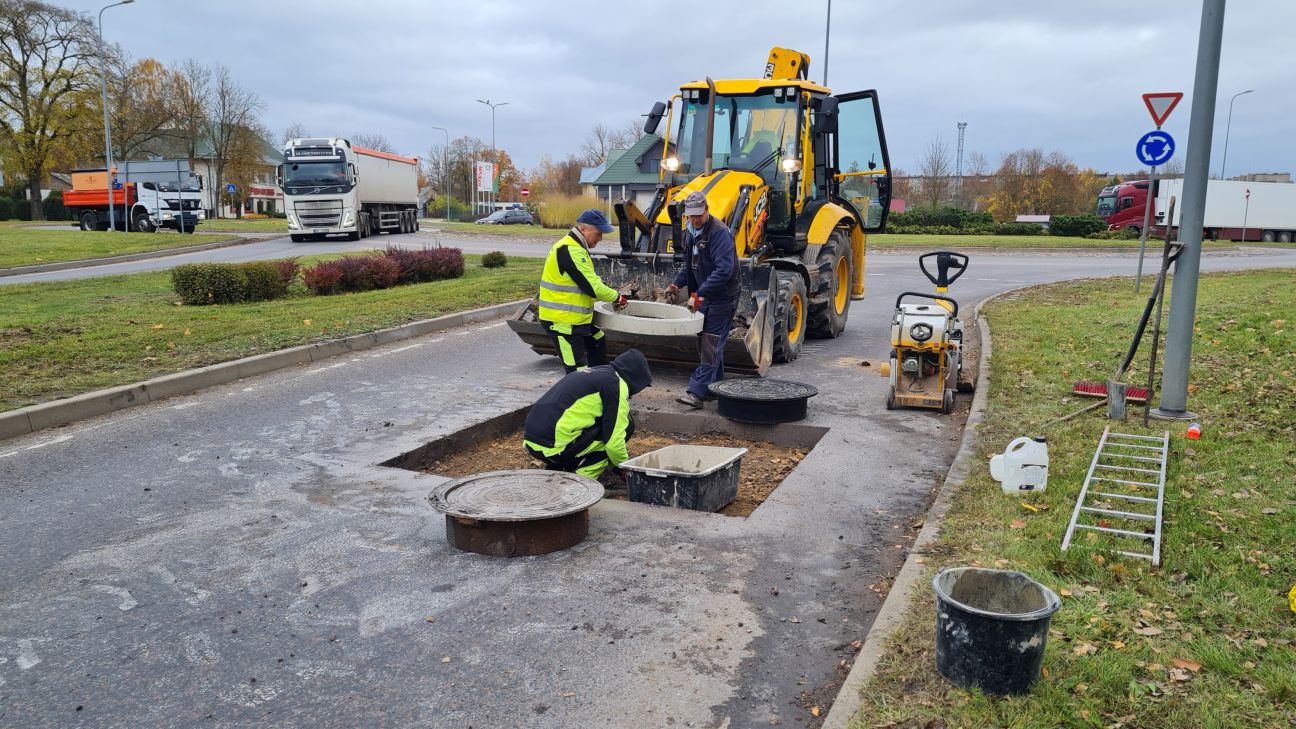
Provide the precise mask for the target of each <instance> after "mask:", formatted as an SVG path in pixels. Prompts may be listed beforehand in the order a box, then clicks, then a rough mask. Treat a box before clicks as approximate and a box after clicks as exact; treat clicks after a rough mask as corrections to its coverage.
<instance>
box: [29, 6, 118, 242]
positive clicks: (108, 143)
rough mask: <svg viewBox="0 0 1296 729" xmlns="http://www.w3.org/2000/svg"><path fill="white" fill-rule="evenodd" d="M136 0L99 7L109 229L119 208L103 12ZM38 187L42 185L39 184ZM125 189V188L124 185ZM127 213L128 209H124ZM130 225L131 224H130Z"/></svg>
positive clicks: (112, 225) (114, 221)
mask: <svg viewBox="0 0 1296 729" xmlns="http://www.w3.org/2000/svg"><path fill="white" fill-rule="evenodd" d="M133 2H135V0H121V2H117V3H113V4H112V5H105V6H104V7H102V8H100V9H99V66H100V69H101V70H102V71H103V73H102V74H101V76H100V78H99V81H100V85H101V86H102V88H103V112H104V168H105V170H106V172H107V177H108V230H111V231H115V230H117V209H116V206H115V205H113V171H112V166H113V165H112V130H111V129H109V127H108V54H107V52H105V51H104V42H103V14H104V11H105V10H107V9H108V8H115V7H117V6H118V5H130V4H131V3H133ZM37 187H40V186H39V185H37ZM123 189H125V188H124V187H123ZM125 203H126V196H125V195H122V204H123V206H124V205H125ZM122 213H123V214H125V213H126V211H125V210H122ZM128 227H129V226H128Z"/></svg>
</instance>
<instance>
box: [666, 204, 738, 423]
mask: <svg viewBox="0 0 1296 729" xmlns="http://www.w3.org/2000/svg"><path fill="white" fill-rule="evenodd" d="M684 217H685V218H687V220H688V228H687V231H686V232H685V233H684V236H683V238H684V241H683V243H684V245H683V248H684V267H683V268H681V269H680V272H679V274H678V275H676V276H675V282H674V283H672V284H671V285H670V286H668V287H667V288H666V298H667V300H668V301H672V302H673V301H674V299H675V296H676V294H678V293H679V290H680V287H682V286H683V285H684V284H686V283H687V284H688V290H689V291H692V292H693V294H692V295H691V296H690V297H689V300H688V308H689V311H700V312H702V314H703V315H704V317H705V318H704V319H703V320H702V333H701V334H699V335H698V359H699V360H700V361H701V362H702V364H700V365H698V367H697V369H696V370H694V371H693V376H692V377H690V378H689V383H688V391H687V392H685V393H684V394H683V395H681V396H680V397H679V398H677V400H678V401H679V402H681V403H684V404H685V405H688V406H689V407H691V408H700V407H702V399H703V398H705V397H706V396H707V388H708V387H710V386H711V383H712V382H715V381H716V380H722V379H724V348H725V342H726V341H727V340H728V339H729V329H730V327H731V326H732V325H733V315H734V309H735V308H736V307H737V305H738V291H739V288H740V286H739V283H738V252H737V250H736V249H735V247H734V238H733V234H732V233H730V232H729V229H728V228H727V227H725V224H724V223H723V222H721V221H720V219H719V218H717V217H715V216H714V215H712V214H711V213H709V212H708V211H707V200H706V196H705V195H703V194H702V193H700V192H691V193H689V196H688V197H686V198H684Z"/></svg>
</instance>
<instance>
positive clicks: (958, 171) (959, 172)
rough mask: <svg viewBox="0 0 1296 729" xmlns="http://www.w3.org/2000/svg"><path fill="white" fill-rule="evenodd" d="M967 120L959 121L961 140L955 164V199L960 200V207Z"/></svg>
mask: <svg viewBox="0 0 1296 729" xmlns="http://www.w3.org/2000/svg"><path fill="white" fill-rule="evenodd" d="M967 125H968V123H967V122H959V123H958V129H959V141H958V161H957V162H955V164H954V179H955V180H956V182H955V183H954V199H955V200H957V201H958V204H959V206H960V207H962V205H963V131H964V130H965V129H967Z"/></svg>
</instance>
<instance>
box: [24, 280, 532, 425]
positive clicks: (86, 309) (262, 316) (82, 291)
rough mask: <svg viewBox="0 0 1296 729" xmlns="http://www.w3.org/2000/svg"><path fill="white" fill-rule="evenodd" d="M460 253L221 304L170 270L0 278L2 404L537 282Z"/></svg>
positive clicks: (134, 377)
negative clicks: (183, 285)
mask: <svg viewBox="0 0 1296 729" xmlns="http://www.w3.org/2000/svg"><path fill="white" fill-rule="evenodd" d="M465 260H466V262H467V267H466V273H465V275H464V277H463V278H460V279H454V280H448V281H434V282H432V283H426V284H417V285H411V286H398V287H396V288H392V289H385V290H382V291H368V292H364V293H359V294H340V295H336V296H313V295H310V294H307V293H305V291H304V290H303V289H301V287H300V284H296V285H294V292H293V293H292V294H291V295H290V296H289V298H286V299H280V300H276V301H264V302H257V303H250V304H231V305H223V306H180V305H178V304H177V303H176V301H177V297H176V295H175V293H174V292H173V291H172V290H171V279H170V274H169V273H168V272H160V273H141V274H132V275H127V276H112V277H104V278H95V279H86V280H81V281H67V282H55V283H36V284H24V285H16V286H0V410H10V409H13V408H19V407H24V406H27V405H32V404H35V403H40V402H46V401H49V400H54V399H57V398H61V397H69V396H72V395H77V394H80V393H83V392H89V391H91V390H97V389H100V388H105V387H112V386H115V385H124V384H127V383H131V382H137V381H139V380H144V379H148V378H150V377H156V376H158V375H164V374H168V373H171V372H179V371H181V370H186V369H190V368H193V367H201V366H205V365H209V364H215V363H217V362H225V361H229V360H233V359H238V358H240V357H246V356H249V355H254V354H261V353H264V352H271V351H274V350H277V349H283V348H286V347H292V346H295V345H299V344H307V343H311V342H320V341H325V340H329V339H337V338H339V337H344V336H348V335H351V334H359V333H362V332H369V331H374V330H377V329H383V328H385V327H391V326H397V325H399V324H403V323H406V322H410V321H416V320H419V319H427V318H430V317H435V316H440V315H442V314H447V313H451V312H455V311H464V310H467V309H474V308H477V307H481V306H489V305H491V304H498V303H503V302H506V301H513V300H516V299H522V298H526V297H528V296H531V295H532V294H534V293H535V287H536V281H537V280H538V278H539V276H540V266H541V264H542V261H540V260H539V259H529V258H509V264H508V267H506V268H502V269H484V268H481V266H480V265H479V264H480V256H465ZM303 262H306V259H303Z"/></svg>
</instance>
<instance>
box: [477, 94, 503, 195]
mask: <svg viewBox="0 0 1296 729" xmlns="http://www.w3.org/2000/svg"><path fill="white" fill-rule="evenodd" d="M477 103H478V104H485V105H486V106H489V107H490V110H491V164H493V165H496V166H498V165H499V158H498V156H497V155H496V153H495V109H496V107H500V106H508V102H507V101H500V102H497V103H494V104H492V103H491V100H490V99H478V100H477ZM491 212H492V213H493V212H495V180H491Z"/></svg>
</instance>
